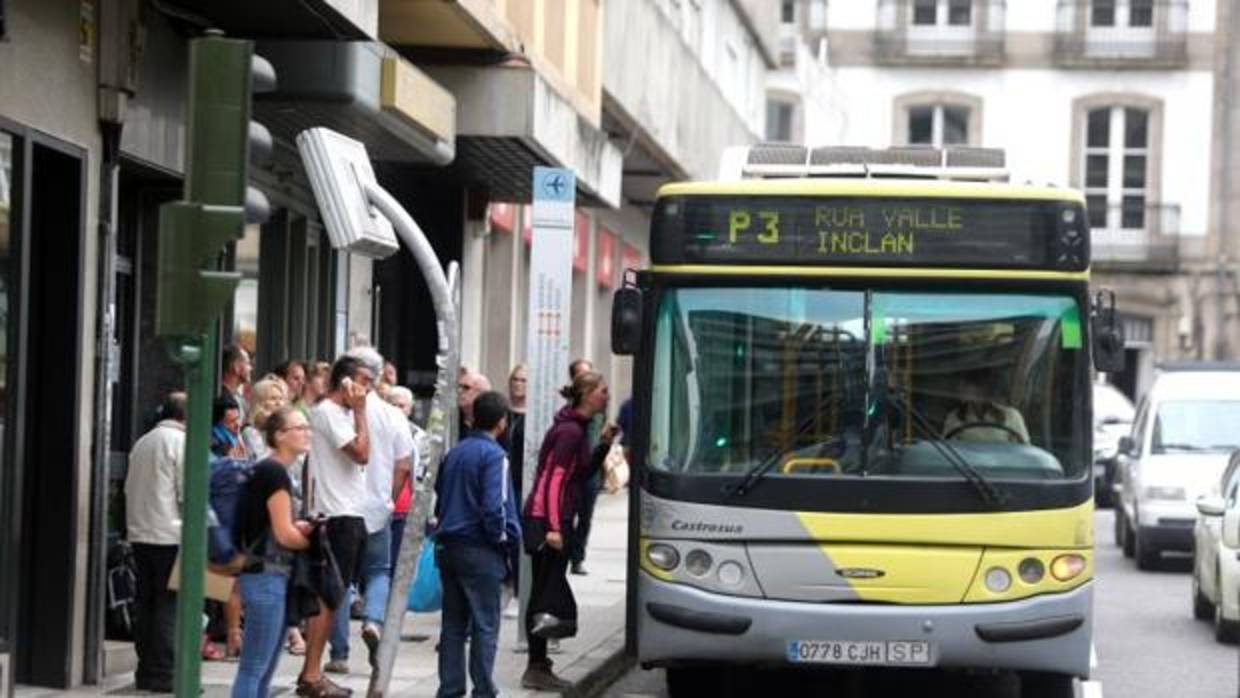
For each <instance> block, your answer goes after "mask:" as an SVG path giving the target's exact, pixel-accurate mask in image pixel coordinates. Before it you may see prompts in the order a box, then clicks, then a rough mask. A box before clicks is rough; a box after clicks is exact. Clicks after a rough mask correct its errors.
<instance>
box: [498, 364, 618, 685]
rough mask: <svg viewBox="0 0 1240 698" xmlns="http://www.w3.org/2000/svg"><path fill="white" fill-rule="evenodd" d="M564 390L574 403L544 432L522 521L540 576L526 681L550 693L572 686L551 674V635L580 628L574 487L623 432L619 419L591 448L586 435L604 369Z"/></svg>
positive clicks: (528, 618)
mask: <svg viewBox="0 0 1240 698" xmlns="http://www.w3.org/2000/svg"><path fill="white" fill-rule="evenodd" d="M560 394H561V395H563V396H564V397H565V399H567V400H568V401H569V404H568V405H567V406H565V407H564V408H563V409H561V410H560V411H559V413H558V414H556V416H555V421H554V423H553V424H552V426H551V428H550V429H549V430H547V435H546V436H545V437H544V438H543V442H542V447H541V448H540V449H539V451H538V470H537V472H536V473H535V475H534V486H533V488H532V489H531V491H530V495H529V497H528V498H527V499H526V500H525V516H524V521H523V523H522V527H523V530H524V535H525V548H526V552H528V553H529V554H530V564H531V568H532V572H533V575H532V576H533V580H532V582H531V584H530V601H529V607H528V609H527V610H526V613H525V632H526V637H527V638H528V640H529V664H528V665H527V666H526V669H525V674H524V675H523V676H522V677H521V686H522V687H524V688H527V689H532V690H543V691H562V690H564V689H565V688H568V687H569V686H570V685H571V684H569V683H568V682H567V681H564V680H563V679H561V678H560V677H558V676H556V675H555V674H554V673H552V671H551V660H550V659H549V658H548V657H547V640H548V639H551V638H561V637H571V636H573V635H576V634H577V601H576V600H575V599H574V598H573V590H572V588H571V587H569V585H568V576H567V574H568V547H567V545H566V541H565V537H566V536H568V535H571V533H572V520H573V511H574V507H575V506H576V501H575V499H574V493H575V492H577V491H579V490H580V487H578V485H579V484H580V483H581V482H582V481H583V480H585V479H587V478H589V477H590V476H591V475H592V474H593V473H594V472H596V471H597V470H598V469H599V468H600V467H602V464H603V460H604V459H605V458H606V457H607V451H608V449H609V448H611V441H612V439H613V438H614V437H615V435H616V427H615V425H612V424H609V425H608V426H607V427H606V428H604V429H603V433H602V435H601V436H600V437H599V444H598V446H596V447H595V448H594V450H593V452H591V450H590V439H589V436H588V435H587V429H588V428H589V424H590V419H591V418H592V417H594V415H596V414H599V413H606V411H607V399H608V394H607V382H606V381H605V380H603V376H602V374H600V373H596V372H594V371H586V372H584V373H581V374H578V376H577V377H576V378H575V379H574V380H573V384H572V385H570V386H565V387H564V388H563V389H562V390H561V391H560Z"/></svg>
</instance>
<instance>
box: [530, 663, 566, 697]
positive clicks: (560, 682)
mask: <svg viewBox="0 0 1240 698" xmlns="http://www.w3.org/2000/svg"><path fill="white" fill-rule="evenodd" d="M572 687H573V684H572V682H570V681H565V680H564V679H562V678H560V677H558V676H556V675H555V674H553V673H552V672H551V667H549V666H531V667H527V668H526V669H525V673H524V674H522V675H521V688H525V689H529V690H531V691H555V692H562V691H566V690H568V689H570V688H572Z"/></svg>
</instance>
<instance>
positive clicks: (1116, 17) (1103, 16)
mask: <svg viewBox="0 0 1240 698" xmlns="http://www.w3.org/2000/svg"><path fill="white" fill-rule="evenodd" d="M1089 24H1090V26H1093V27H1152V26H1154V0H1093V1H1092V2H1091V3H1090V6H1089Z"/></svg>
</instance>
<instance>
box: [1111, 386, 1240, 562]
mask: <svg viewBox="0 0 1240 698" xmlns="http://www.w3.org/2000/svg"><path fill="white" fill-rule="evenodd" d="M1237 448H1240V371H1235V370H1183V369H1181V370H1174V371H1163V372H1161V373H1159V374H1158V375H1157V376H1156V377H1155V379H1154V385H1153V386H1152V387H1151V388H1150V391H1149V393H1147V394H1146V396H1145V397H1144V398H1143V399H1142V401H1141V404H1140V406H1139V407H1138V408H1137V416H1136V421H1135V422H1134V423H1133V428H1132V433H1131V435H1130V436H1127V437H1124V438H1122V439H1121V440H1120V444H1119V451H1120V453H1119V456H1118V459H1117V468H1116V472H1117V475H1118V477H1119V482H1120V486H1119V488H1118V491H1119V502H1118V506H1117V507H1116V511H1115V542H1116V543H1117V544H1118V545H1119V546H1120V547H1122V548H1123V550H1124V555H1125V556H1127V557H1136V559H1137V567H1138V568H1140V569H1151V568H1153V567H1155V566H1156V565H1157V564H1158V561H1159V559H1160V557H1161V555H1162V553H1163V552H1164V551H1176V552H1184V553H1188V552H1191V551H1192V549H1193V527H1194V525H1195V524H1196V521H1197V509H1196V506H1195V502H1196V500H1197V498H1198V497H1201V496H1202V495H1206V494H1209V493H1210V491H1211V490H1212V489H1213V488H1215V487H1217V485H1218V480H1219V477H1220V476H1221V475H1222V474H1223V470H1224V469H1225V468H1226V466H1227V461H1228V457H1229V456H1230V454H1231V452H1232V451H1234V450H1236V449H1237Z"/></svg>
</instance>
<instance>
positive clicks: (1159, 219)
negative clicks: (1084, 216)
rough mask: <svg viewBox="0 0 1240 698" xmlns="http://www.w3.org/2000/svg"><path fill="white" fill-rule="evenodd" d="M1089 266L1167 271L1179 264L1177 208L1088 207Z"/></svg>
mask: <svg viewBox="0 0 1240 698" xmlns="http://www.w3.org/2000/svg"><path fill="white" fill-rule="evenodd" d="M1089 216H1090V222H1091V226H1092V229H1091V231H1090V233H1091V236H1090V241H1091V245H1090V246H1091V253H1092V257H1093V266H1094V268H1095V269H1098V270H1102V271H1108V270H1109V271H1132V272H1147V273H1148V272H1152V273H1169V272H1174V271H1176V270H1177V269H1178V268H1179V266H1180V235H1179V233H1180V207H1179V206H1178V205H1174V204H1144V205H1139V206H1133V205H1124V204H1112V205H1109V206H1107V207H1105V209H1104V210H1099V209H1097V208H1090V210H1089Z"/></svg>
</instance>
